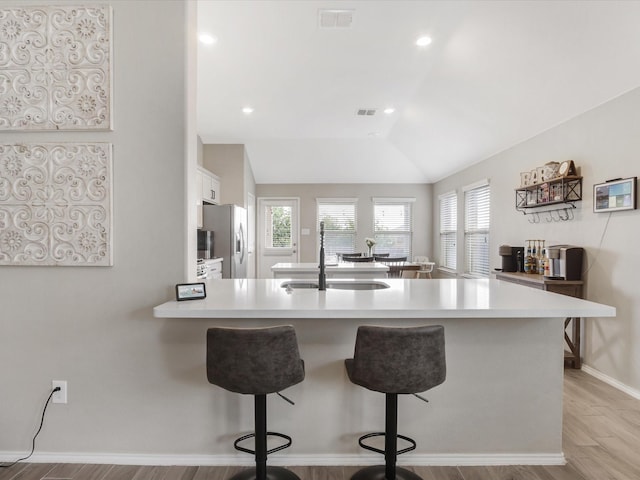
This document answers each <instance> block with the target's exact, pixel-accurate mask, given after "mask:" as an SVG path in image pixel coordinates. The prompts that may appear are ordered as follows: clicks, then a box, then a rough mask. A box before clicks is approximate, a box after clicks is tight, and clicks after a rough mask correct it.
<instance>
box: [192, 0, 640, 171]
mask: <svg viewBox="0 0 640 480" xmlns="http://www.w3.org/2000/svg"><path fill="white" fill-rule="evenodd" d="M324 8H340V9H352V10H353V23H352V26H351V28H348V29H320V28H319V26H318V11H319V9H324ZM198 31H199V32H208V33H210V34H212V35H214V36H216V37H217V39H218V41H217V43H216V44H214V45H211V46H204V45H199V47H198V132H199V134H200V137H201V139H202V141H203V142H204V143H243V144H245V145H246V149H247V152H248V155H249V158H250V161H251V165H252V169H253V172H254V175H255V178H256V181H257V182H258V183H416V182H433V181H437V180H439V179H442V178H444V177H446V176H447V175H450V174H451V173H454V172H456V171H459V170H462V169H463V168H465V167H467V166H469V165H471V164H473V163H476V162H479V161H481V160H483V159H485V158H487V157H489V156H491V155H493V154H495V153H497V152H500V151H502V150H504V149H506V148H509V147H511V146H513V145H515V144H517V143H519V142H521V141H523V140H526V139H527V138H530V137H532V136H534V135H536V134H538V133H540V132H542V131H544V130H546V129H548V128H551V127H553V126H555V125H557V124H559V123H561V122H563V121H565V120H568V119H569V118H572V117H574V116H576V115H578V114H580V113H582V112H585V111H587V110H589V109H591V108H593V107H595V106H597V105H600V104H602V103H604V102H606V101H608V100H610V99H612V98H614V97H617V96H619V95H621V94H622V93H624V92H627V91H629V90H632V89H634V88H636V87H638V86H640V2H639V1H614V0H610V1H602V2H600V1H399V0H394V1H382V0H378V1H347V0H342V1H335V0H334V1H315V0H291V1H284V0H274V1H268V0H256V1H238V0H233V1H222V0H215V1H204V0H200V1H199V2H198ZM420 35H429V36H430V37H432V39H433V42H432V44H431V45H429V46H428V47H423V48H419V47H417V46H415V43H414V42H415V40H416V38H417V37H418V36H420ZM247 105H250V106H251V107H253V108H254V109H255V110H254V112H253V113H252V114H251V115H245V114H243V113H242V111H241V110H242V108H243V107H245V106H247ZM387 106H393V107H395V109H396V111H395V112H394V113H393V114H392V115H385V114H384V113H382V110H383V109H384V108H385V107H387ZM363 107H364V108H375V109H378V112H377V113H376V115H374V116H372V117H368V116H364V117H363V116H357V115H356V111H357V109H359V108H363ZM542 160H544V159H542Z"/></svg>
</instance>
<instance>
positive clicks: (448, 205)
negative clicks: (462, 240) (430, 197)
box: [440, 192, 458, 270]
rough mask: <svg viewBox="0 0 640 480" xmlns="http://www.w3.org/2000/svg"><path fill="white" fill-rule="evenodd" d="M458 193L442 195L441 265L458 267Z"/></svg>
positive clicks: (453, 268) (452, 268)
mask: <svg viewBox="0 0 640 480" xmlns="http://www.w3.org/2000/svg"><path fill="white" fill-rule="evenodd" d="M457 235H458V195H457V194H456V192H451V193H445V194H444V195H442V196H441V197H440V266H441V267H444V268H450V269H451V270H455V269H456V267H457V251H456V244H457Z"/></svg>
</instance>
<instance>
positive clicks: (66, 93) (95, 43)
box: [0, 6, 112, 130]
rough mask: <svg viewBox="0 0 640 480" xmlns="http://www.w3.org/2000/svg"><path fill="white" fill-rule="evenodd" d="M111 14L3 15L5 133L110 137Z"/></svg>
mask: <svg viewBox="0 0 640 480" xmlns="http://www.w3.org/2000/svg"><path fill="white" fill-rule="evenodd" d="M111 58H112V54H111V8H110V7H106V6H91V7H89V6H56V7H53V6H43V7H31V6H25V7H14V8H0V130H109V129H111V128H112V124H111Z"/></svg>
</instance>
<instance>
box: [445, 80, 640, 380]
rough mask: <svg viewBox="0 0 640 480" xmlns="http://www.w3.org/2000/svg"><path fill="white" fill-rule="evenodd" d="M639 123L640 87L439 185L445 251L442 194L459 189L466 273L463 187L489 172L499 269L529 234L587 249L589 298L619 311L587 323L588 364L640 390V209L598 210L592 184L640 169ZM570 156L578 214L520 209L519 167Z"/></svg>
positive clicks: (493, 258)
mask: <svg viewBox="0 0 640 480" xmlns="http://www.w3.org/2000/svg"><path fill="white" fill-rule="evenodd" d="M522 114H523V115H526V112H523V113H522ZM639 124H640V89H636V90H633V91H631V92H629V93H627V94H626V95H623V96H621V97H619V98H617V99H615V100H613V101H611V102H608V103H606V104H604V105H602V106H600V107H598V108H595V109H593V110H591V111H589V112H587V113H585V114H583V115H580V116H578V117H576V118H574V119H571V120H569V121H567V122H566V123H563V124H562V125H559V126H557V127H555V128H552V129H550V130H548V131H546V132H544V133H542V134H540V135H538V136H536V137H534V138H532V139H529V140H527V141H524V142H522V143H520V144H519V145H516V146H514V147H513V148H510V149H509V150H506V151H504V152H502V153H499V154H497V155H495V156H493V157H491V158H489V159H487V160H485V161H483V162H481V163H478V164H476V165H474V166H473V167H471V168H468V169H466V170H464V171H462V172H460V173H458V174H456V175H452V176H450V177H448V178H446V179H444V180H442V181H440V182H438V183H436V184H434V187H433V195H434V196H433V199H434V225H436V227H435V228H434V232H433V240H434V247H435V248H434V254H435V256H438V255H439V253H438V252H439V238H438V237H439V236H438V227H437V225H438V222H439V215H438V202H437V198H438V195H440V194H442V193H445V192H447V191H451V190H453V189H456V190H457V191H458V192H459V197H458V206H459V232H460V235H459V239H458V245H459V249H458V266H459V269H460V271H461V269H462V267H463V251H462V245H463V236H462V233H461V232H462V231H463V228H464V227H463V223H462V222H463V218H462V212H463V201H464V200H463V196H462V194H461V187H463V186H464V185H467V184H470V183H473V182H475V181H478V180H481V179H484V178H489V179H490V181H491V237H490V252H491V267H492V268H494V267H499V266H500V257H499V256H498V246H499V245H502V244H508V245H512V246H516V245H523V243H524V240H527V239H545V240H546V241H547V245H553V244H559V243H568V244H574V245H578V246H582V247H584V248H585V249H586V255H587V262H586V266H585V268H586V269H588V274H587V275H586V278H585V279H586V280H587V286H586V297H587V299H589V300H593V301H596V302H600V303H605V304H609V305H613V306H615V307H616V308H617V311H618V315H617V317H616V318H610V319H609V318H594V319H587V320H586V321H585V322H584V323H585V328H584V330H583V331H584V335H583V339H584V347H585V348H584V351H583V354H584V360H585V363H586V364H587V365H589V366H591V367H593V368H595V369H597V370H599V371H600V372H602V373H604V374H605V375H608V376H610V377H613V379H615V380H617V381H619V382H622V383H623V384H625V385H627V386H629V387H631V388H632V389H635V390H640V348H639V346H640V293H639V291H638V288H637V281H638V266H639V265H640V249H639V248H638V245H637V239H638V237H639V236H640V211H638V210H635V211H625V212H614V213H612V214H608V213H597V214H596V213H593V185H594V184H595V183H601V182H603V181H605V180H607V179H611V178H617V177H630V176H636V175H639V174H640V160H639V159H640V135H638V125H639ZM568 159H572V160H574V161H575V163H576V165H577V166H578V167H580V170H581V173H582V175H583V177H584V179H583V201H582V202H579V203H578V208H577V209H576V211H575V219H574V220H571V221H567V222H559V223H547V222H546V221H545V220H544V219H543V220H542V221H541V223H539V224H531V223H529V221H528V218H530V217H525V216H524V215H523V214H522V213H519V212H517V211H516V210H515V208H514V201H515V200H514V196H515V193H514V188H516V187H518V186H519V185H520V172H522V171H529V170H531V169H533V168H534V167H537V166H541V165H544V164H545V163H546V162H549V161H561V160H568ZM609 215H611V216H610V218H609ZM607 222H608V224H607ZM601 242H602V244H601Z"/></svg>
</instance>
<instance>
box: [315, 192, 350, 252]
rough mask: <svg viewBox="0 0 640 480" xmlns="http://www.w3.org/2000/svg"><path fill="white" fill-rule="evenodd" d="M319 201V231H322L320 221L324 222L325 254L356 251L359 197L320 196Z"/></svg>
mask: <svg viewBox="0 0 640 480" xmlns="http://www.w3.org/2000/svg"><path fill="white" fill-rule="evenodd" d="M317 202H318V232H320V222H321V221H322V222H324V252H325V255H326V256H329V255H337V254H342V253H354V252H355V245H356V233H357V199H349V198H347V199H331V198H318V199H317ZM319 243H320V237H319V234H318V244H319Z"/></svg>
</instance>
